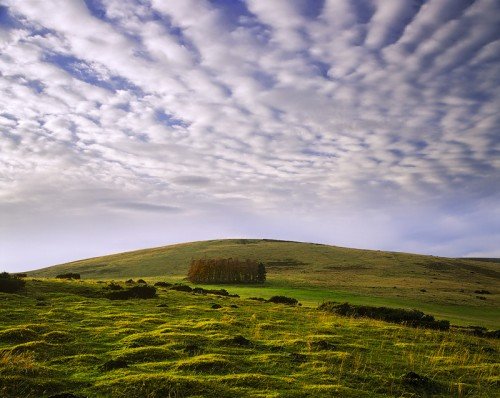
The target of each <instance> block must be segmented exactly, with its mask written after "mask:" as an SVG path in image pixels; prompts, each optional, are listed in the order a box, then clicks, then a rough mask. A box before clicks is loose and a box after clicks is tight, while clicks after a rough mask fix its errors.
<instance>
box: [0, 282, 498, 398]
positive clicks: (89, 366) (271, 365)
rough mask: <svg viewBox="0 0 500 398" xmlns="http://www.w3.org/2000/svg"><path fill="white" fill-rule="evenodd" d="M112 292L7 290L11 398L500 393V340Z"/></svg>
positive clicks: (251, 304)
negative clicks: (118, 297)
mask: <svg viewBox="0 0 500 398" xmlns="http://www.w3.org/2000/svg"><path fill="white" fill-rule="evenodd" d="M120 285H121V286H122V287H125V286H126V284H125V283H121V284H120ZM109 288H110V285H109V284H107V283H105V282H103V281H86V280H83V281H62V280H52V279H30V278H28V280H27V283H26V290H24V291H23V292H21V293H19V294H9V293H0V303H1V305H0V319H2V322H0V396H2V397H5V398H17V397H25V398H50V397H55V396H58V397H62V396H65V397H75V398H83V397H89V398H100V397H103V398H104V397H114V398H121V397H123V398H125V397H126V398H135V397H137V398H139V397H149V398H161V397H193V398H194V397H207V398H210V397H214V398H215V397H217V398H222V397H228V398H229V397H249V398H250V397H288V398H294V397H296V398H299V397H300V398H303V397H311V398H313V397H314V398H323V397H324V398H326V397H353V398H354V397H373V398H376V397H381V398H382V397H387V396H398V397H430V396H432V397H450V396H454V397H493V396H496V393H495V391H497V392H498V380H499V379H498V351H499V350H500V345H499V343H498V339H493V338H484V337H477V336H474V335H469V334H466V333H465V331H463V330H456V329H452V330H450V331H438V330H430V329H416V328H411V327H407V326H402V325H397V324H392V323H385V322H382V321H376V320H370V319H363V318H360V319H357V318H349V317H341V316H338V315H336V314H333V313H330V312H325V311H320V310H319V309H316V308H310V307H304V306H303V307H299V306H287V305H282V304H273V303H268V302H258V301H253V300H249V299H244V298H235V297H218V296H214V295H201V294H193V293H186V292H179V291H174V290H171V289H166V288H160V289H158V292H157V293H158V295H157V297H155V298H151V299H143V300H140V299H131V300H123V301H122V300H109V299H107V298H106V297H105V294H103V293H104V292H106V291H109V290H108V289H109ZM228 289H229V290H230V292H233V288H232V287H228Z"/></svg>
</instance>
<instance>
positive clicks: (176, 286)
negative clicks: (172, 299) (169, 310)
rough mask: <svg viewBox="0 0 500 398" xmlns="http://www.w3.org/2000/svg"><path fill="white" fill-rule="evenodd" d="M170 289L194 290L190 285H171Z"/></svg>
mask: <svg viewBox="0 0 500 398" xmlns="http://www.w3.org/2000/svg"><path fill="white" fill-rule="evenodd" d="M170 290H177V291H178V292H192V291H193V289H191V287H189V286H188V285H174V286H171V287H170Z"/></svg>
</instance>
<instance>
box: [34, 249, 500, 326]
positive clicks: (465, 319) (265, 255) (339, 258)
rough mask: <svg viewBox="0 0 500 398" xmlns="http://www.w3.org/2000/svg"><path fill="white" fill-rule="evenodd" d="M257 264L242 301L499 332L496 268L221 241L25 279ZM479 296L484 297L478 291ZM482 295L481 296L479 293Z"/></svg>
mask: <svg viewBox="0 0 500 398" xmlns="http://www.w3.org/2000/svg"><path fill="white" fill-rule="evenodd" d="M203 257H207V258H216V257H222V258H226V257H238V258H241V259H245V258H249V259H255V260H258V261H262V262H264V263H265V264H266V266H267V269H268V282H267V283H266V284H265V285H264V287H260V286H239V287H234V288H233V287H232V290H234V291H235V292H237V293H238V294H240V295H241V296H242V297H249V296H262V297H265V298H268V297H269V296H271V295H272V294H286V295H291V296H294V297H297V298H299V299H300V300H301V301H302V302H303V303H304V304H306V305H317V304H318V303H320V302H321V301H323V300H332V299H334V300H341V301H350V302H353V303H358V304H363V303H375V304H379V305H388V306H402V307H415V308H419V309H423V310H425V311H428V312H430V313H433V314H435V315H437V316H440V317H444V318H446V319H449V320H451V321H452V322H454V323H456V324H480V325H486V326H489V327H498V318H499V312H498V310H497V309H498V308H499V307H500V305H499V304H500V301H499V299H498V293H499V291H498V290H499V289H498V287H499V281H500V272H499V264H498V263H496V262H491V261H480V260H478V259H454V258H444V257H435V256H424V255H416V254H408V253H396V252H386V251H375V250H359V249H350V248H343V247H336V246H328V245H321V244H314V243H301V242H289V241H276V240H268V239H260V240H257V239H227V240H211V241H201V242H191V243H183V244H177V245H170V246H164V247H158V248H152V249H144V250H138V251H133V252H127V253H120V254H114V255H109V256H103V257H96V258H91V259H86V260H80V261H75V262H71V263H67V264H61V265H56V266H53V267H48V268H44V269H40V270H36V271H32V272H31V273H30V274H31V275H32V276H37V277H54V276H55V275H57V274H59V273H66V272H77V273H80V274H81V275H82V278H85V279H117V280H118V279H124V278H134V277H142V278H149V279H150V280H152V281H154V280H159V279H161V278H163V279H165V278H167V279H168V280H172V281H180V280H182V279H183V278H184V277H185V275H186V273H187V270H188V266H189V262H190V260H191V259H192V258H203ZM477 292H483V293H477ZM484 292H487V293H484Z"/></svg>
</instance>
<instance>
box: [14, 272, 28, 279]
mask: <svg viewBox="0 0 500 398" xmlns="http://www.w3.org/2000/svg"><path fill="white" fill-rule="evenodd" d="M14 276H15V277H16V278H27V277H28V274H21V273H17V274H14Z"/></svg>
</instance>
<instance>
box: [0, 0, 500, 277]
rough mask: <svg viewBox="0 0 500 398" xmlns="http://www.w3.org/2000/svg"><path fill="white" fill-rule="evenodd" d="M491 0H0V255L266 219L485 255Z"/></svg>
mask: <svg viewBox="0 0 500 398" xmlns="http://www.w3.org/2000/svg"><path fill="white" fill-rule="evenodd" d="M499 83H500V2H499V1H498V0H475V1H473V0H429V1H423V0H420V1H419V0H356V1H351V0H324V1H322V0H273V1H268V0H246V1H242V0H241V1H238V0H232V1H230V0H213V1H209V0H169V1H166V0H165V1H164V0H85V1H84V0H50V1H45V0H0V269H3V270H7V271H21V270H28V269H35V268H39V267H41V266H47V265H52V264H56V263H61V262H66V261H69V260H76V259H80V258H86V257H91V256H98V255H104V254H108V253H114V252H121V251H125V250H132V249H138V248H145V247H153V246H161V245H166V244H170V243H175V242H184V241H194V240H202V239H218V238H231V237H234V238H241V237H248V238H275V239H288V240H298V241H308V242H318V243H326V244H333V245H338V246H348V247H357V248H369V249H380V250H394V251H407V252H415V253H426V254H433V255H442V256H453V257H458V256H485V257H488V256H489V257H495V256H496V257H500V172H499V169H500V89H499V86H500V84H499Z"/></svg>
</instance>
